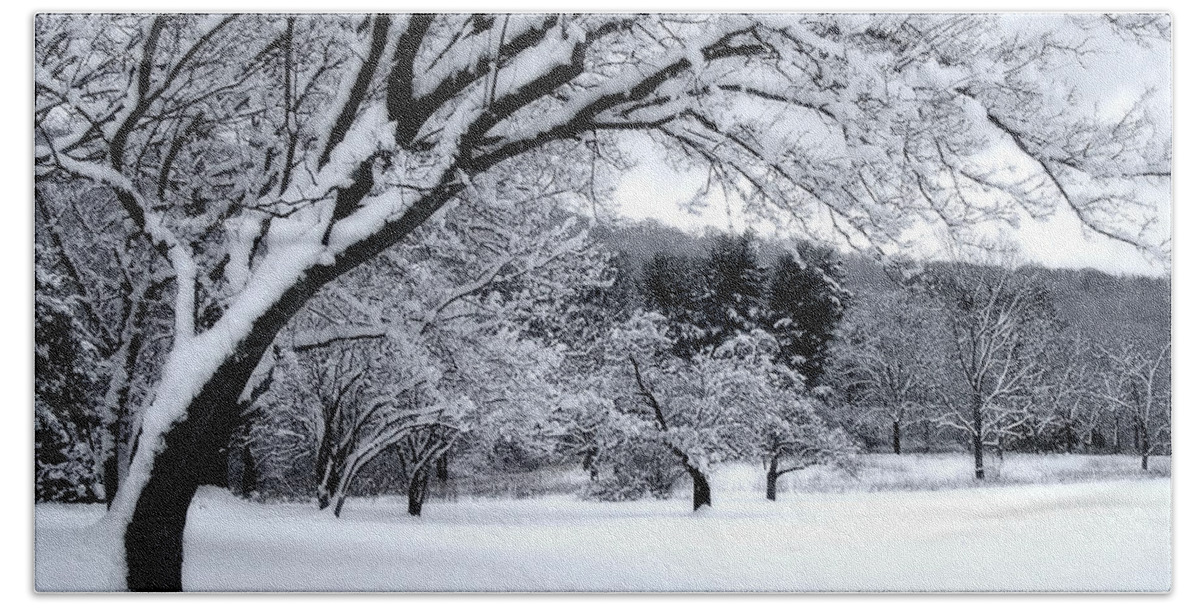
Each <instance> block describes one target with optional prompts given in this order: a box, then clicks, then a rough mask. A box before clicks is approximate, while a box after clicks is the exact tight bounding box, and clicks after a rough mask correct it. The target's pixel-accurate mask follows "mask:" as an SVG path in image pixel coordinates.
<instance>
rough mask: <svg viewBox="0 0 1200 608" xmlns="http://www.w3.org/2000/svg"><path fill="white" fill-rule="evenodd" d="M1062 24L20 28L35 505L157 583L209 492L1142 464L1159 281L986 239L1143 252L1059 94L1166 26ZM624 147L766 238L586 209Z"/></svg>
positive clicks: (354, 22) (1160, 328) (390, 23)
mask: <svg viewBox="0 0 1200 608" xmlns="http://www.w3.org/2000/svg"><path fill="white" fill-rule="evenodd" d="M1061 21H1062V23H1060V24H1058V26H1056V27H1052V28H1044V27H1043V28H1042V29H1041V30H1038V29H1037V28H1034V29H1033V30H1028V31H1026V30H1024V29H1022V27H1021V26H1020V24H1014V23H1013V22H1009V21H1006V20H1005V18H1003V17H999V16H983V15H907V16H906V15H874V16H868V15H859V16H854V15H805V16H791V17H789V16H782V15H776V16H772V15H756V16H744V15H709V16H703V15H702V16H688V15H665V16H664V15H395V16H392V15H365V16H364V15H308V16H296V15H290V16H289V15H266V14H254V15H93V16H78V15H76V16H73V15H41V16H39V17H38V18H37V20H36V23H35V39H36V44H35V54H34V55H35V65H34V76H35V78H34V80H35V108H34V118H35V134H34V139H35V150H34V167H35V192H34V205H35V223H34V248H35V256H34V257H35V268H34V274H35V298H34V300H35V316H34V323H35V353H34V358H35V373H36V383H35V394H34V427H35V428H34V432H35V433H34V434H35V446H34V450H35V470H34V474H35V498H36V500H37V501H38V502H39V503H93V504H102V505H104V506H105V508H106V509H107V514H106V515H105V516H104V519H103V522H102V525H105V526H110V527H111V528H112V530H115V532H114V534H115V535H116V536H114V538H119V539H120V540H119V541H115V542H114V545H120V552H121V553H122V554H123V558H122V560H121V561H122V567H123V568H124V570H123V572H124V576H125V584H126V586H127V587H128V588H130V589H133V590H178V589H179V588H180V587H181V584H182V583H181V580H182V579H181V577H182V572H183V569H184V563H183V562H184V530H185V526H187V525H188V518H189V516H188V510H189V507H190V506H191V505H193V498H194V497H195V496H197V492H198V491H200V488H202V487H204V486H215V487H217V488H223V489H225V490H227V491H228V492H230V493H231V494H232V495H233V496H236V497H239V499H240V500H243V501H246V502H249V503H255V504H275V505H311V506H312V508H313V509H315V510H317V511H320V512H322V513H328V514H329V517H331V518H334V519H335V520H338V519H341V518H343V517H344V516H346V515H347V514H348V513H350V512H352V511H353V510H354V509H355V508H356V504H359V501H363V503H362V504H370V503H369V499H370V498H371V497H377V496H400V497H402V499H403V500H404V502H405V505H406V512H407V513H408V515H409V516H412V517H424V515H425V514H426V513H427V511H428V509H427V507H430V505H433V504H435V503H437V502H438V501H444V500H450V499H453V498H454V497H457V496H464V495H465V496H476V495H477V496H490V495H509V496H512V495H530V494H538V493H547V492H551V490H548V489H547V488H546V487H544V486H545V484H541V485H539V484H538V483H533V482H530V481H529V480H530V479H543V478H544V474H546V473H547V472H560V473H561V472H563V471H573V472H574V475H573V476H567V477H564V479H569V481H568V482H563V483H562V484H560V485H559V486H558V487H556V488H553V492H555V493H559V494H569V495H571V496H575V497H577V498H579V499H580V500H583V501H590V502H594V503H596V504H606V503H616V502H625V501H638V500H641V499H651V498H659V499H666V498H670V497H672V496H674V493H675V492H677V491H679V489H680V488H686V491H687V494H688V496H689V498H690V500H689V502H690V504H691V507H692V509H693V510H701V509H703V508H705V507H711V506H713V505H714V504H720V502H721V500H722V496H721V495H720V494H719V491H718V490H719V488H717V487H716V486H715V485H714V484H713V476H714V474H716V472H717V471H718V470H720V469H721V467H724V466H727V465H730V466H733V465H736V466H742V465H746V464H752V465H754V466H755V467H758V472H757V473H756V475H758V476H760V478H761V479H762V484H763V485H762V487H763V497H764V499H765V500H768V501H776V500H778V499H779V498H780V495H781V494H782V493H783V492H784V491H785V489H786V488H790V487H792V486H791V485H788V483H787V482H788V480H790V479H794V478H796V477H798V476H799V475H801V474H802V473H801V472H803V471H809V470H818V469H819V470H823V471H845V472H847V473H848V474H851V475H853V474H856V471H859V470H860V469H861V467H863V466H864V465H863V462H865V460H864V458H865V457H867V456H873V455H879V456H882V455H890V456H899V455H905V454H912V453H921V454H937V455H954V457H956V458H961V459H962V462H964V463H968V464H969V465H970V466H969V472H968V473H967V474H966V475H965V477H966V478H967V479H968V480H974V481H973V483H978V484H981V485H982V484H985V483H987V482H988V480H990V479H992V478H993V477H994V476H995V475H996V473H997V470H996V466H997V465H996V463H997V462H1002V461H1003V460H1004V458H1005V457H1006V455H1008V458H1009V459H1010V460H1011V459H1012V458H1014V455H1017V456H1018V457H1020V455H1025V454H1058V453H1064V454H1075V453H1082V454H1105V455H1114V456H1120V457H1123V458H1125V457H1127V458H1128V460H1129V462H1131V463H1134V464H1133V467H1135V468H1137V469H1140V470H1141V471H1144V472H1146V474H1147V475H1150V474H1158V473H1154V471H1161V469H1156V468H1155V467H1154V466H1152V459H1155V458H1161V457H1164V456H1169V455H1170V454H1171V414H1170V412H1171V407H1170V406H1171V391H1170V386H1171V338H1170V309H1171V300H1170V287H1171V286H1170V280H1169V278H1165V277H1143V276H1114V275H1110V274H1106V273H1104V272H1101V271H1097V270H1068V269H1048V268H1045V267H1043V266H1040V265H1038V264H1036V263H1031V262H1029V261H1027V260H1025V259H1024V258H1022V256H1021V254H1020V253H1019V252H1018V251H1016V250H1015V249H1014V248H1013V247H1012V246H1011V245H1010V244H1009V243H1007V242H1006V241H1004V240H1003V239H999V238H992V237H991V236H989V235H988V234H987V230H983V229H981V228H986V227H987V226H992V225H994V224H996V223H1001V224H1008V225H1017V224H1019V223H1020V221H1021V219H1022V218H1024V219H1025V220H1027V221H1029V220H1032V221H1038V220H1042V219H1046V218H1047V217H1049V216H1051V215H1053V214H1055V213H1065V214H1069V215H1070V216H1071V217H1073V218H1074V219H1075V220H1077V221H1078V222H1079V223H1080V225H1081V226H1082V227H1083V229H1084V230H1087V231H1089V233H1091V234H1093V235H1094V236H1095V237H1096V238H1103V239H1108V240H1110V241H1113V242H1117V243H1122V244H1124V245H1126V246H1128V247H1129V248H1130V250H1131V251H1134V252H1136V255H1142V256H1145V257H1146V258H1147V259H1149V260H1155V261H1156V263H1159V264H1164V265H1163V266H1162V267H1163V268H1169V259H1170V239H1169V230H1170V228H1169V217H1164V216H1163V214H1162V213H1161V212H1160V209H1161V201H1160V200H1158V198H1156V197H1157V196H1158V194H1161V193H1162V192H1163V191H1164V189H1163V188H1164V184H1166V185H1167V186H1168V187H1169V183H1170V164H1171V158H1170V150H1171V142H1170V132H1169V128H1166V129H1165V130H1164V128H1163V125H1162V124H1161V121H1160V119H1161V116H1159V114H1158V113H1156V111H1155V110H1154V108H1153V107H1151V106H1152V104H1151V101H1152V99H1151V96H1150V94H1149V93H1147V94H1146V95H1145V96H1142V97H1140V98H1138V99H1137V100H1136V101H1135V102H1133V105H1132V106H1130V107H1129V108H1128V109H1127V110H1126V111H1122V112H1119V113H1117V114H1112V115H1110V114H1104V113H1096V112H1092V111H1090V110H1088V109H1087V108H1086V107H1085V106H1084V104H1080V103H1078V102H1077V100H1076V98H1075V96H1074V95H1075V94H1074V92H1071V93H1070V94H1067V93H1064V91H1066V88H1067V85H1064V84H1063V82H1064V81H1062V80H1061V79H1062V78H1068V76H1064V75H1063V74H1068V72H1067V71H1065V70H1067V69H1068V68H1070V69H1074V68H1073V67H1071V66H1075V65H1077V64H1079V65H1083V64H1086V60H1087V58H1089V57H1091V56H1092V55H1093V53H1094V50H1093V49H1091V48H1090V47H1089V46H1088V45H1089V44H1094V42H1093V41H1094V40H1103V41H1107V42H1106V44H1111V45H1114V48H1124V47H1122V46H1121V45H1127V46H1129V47H1130V48H1133V47H1135V46H1136V47H1138V48H1143V49H1158V48H1160V47H1162V46H1163V45H1164V44H1167V45H1169V35H1170V24H1169V19H1166V18H1164V17H1162V16H1155V15H1132V14H1131V15H1123V16H1111V15H1110V16H1095V17H1094V18H1090V17H1078V18H1076V17H1070V18H1066V17H1064V18H1062V19H1061ZM1055 23H1058V22H1057V21H1056V22H1055ZM1059 26H1061V27H1059ZM1010 34H1011V35H1010ZM1069 77H1070V78H1079V76H1077V75H1076V76H1069ZM1067 84H1070V83H1067ZM1168 118H1169V117H1168ZM631 133H637V134H639V135H640V136H643V137H645V138H647V139H646V140H644V141H642V143H646V142H649V145H652V146H653V150H654V151H655V152H654V153H655V154H657V155H659V156H660V157H661V159H662V160H663V161H664V162H666V163H668V164H670V165H671V166H673V167H676V168H678V169H679V170H680V171H692V172H699V173H701V174H703V175H706V176H707V179H706V180H705V182H704V185H703V189H702V191H701V192H700V193H698V194H696V197H697V200H699V199H703V198H704V197H707V196H709V195H713V194H714V193H717V192H720V193H722V194H723V195H724V196H725V197H726V200H729V199H730V198H732V199H736V200H738V201H740V203H741V204H742V205H743V206H744V208H745V209H746V210H747V212H748V213H750V214H752V215H753V216H754V217H755V218H758V219H759V220H761V221H762V222H765V223H767V224H769V225H772V226H773V227H775V228H777V229H782V228H783V227H785V226H786V227H788V229H789V230H790V233H791V236H778V233H779V230H777V231H775V232H774V233H773V234H775V236H770V237H768V236H762V235H760V234H759V233H756V232H755V231H754V230H746V231H736V232H735V231H720V230H715V229H714V230H709V231H707V232H704V233H692V232H684V231H682V230H680V229H677V228H675V227H671V226H666V225H663V224H658V223H654V222H636V221H632V220H630V219H628V218H623V217H620V216H619V214H617V213H616V212H615V211H614V208H613V202H612V193H613V192H614V190H615V188H616V185H617V183H618V182H619V181H620V180H621V178H622V176H623V175H624V174H625V173H627V172H628V171H629V170H630V169H631V168H632V167H633V166H635V165H636V164H637V159H636V158H635V157H636V155H635V154H634V153H633V152H631V150H633V149H634V147H635V146H633V145H632V144H631V143H630V140H629V139H627V138H626V136H627V135H629V134H631ZM639 141H640V140H639ZM997 158H1001V159H1007V160H1003V162H999V161H997V160H996V159H997ZM1001 165H1003V166H1001ZM681 198H684V199H685V198H686V195H685V196H682V197H681ZM681 202H684V201H682V200H661V201H654V202H653V203H652V204H655V205H678V204H680V203H681ZM1168 215H1169V214H1168ZM929 226H935V227H936V228H937V229H938V230H940V231H942V232H944V233H945V234H946V240H947V242H948V245H947V252H946V254H945V255H941V256H933V257H921V256H914V255H910V251H909V246H910V245H911V243H912V240H913V238H914V237H913V236H912V235H913V231H914V230H917V231H918V232H920V231H921V230H922V229H925V228H928V227H929ZM1164 234H1165V236H1164ZM917 238H931V237H917ZM1164 274H1165V271H1164ZM1166 466H1167V467H1168V468H1169V464H1168V465H1166ZM555 474H557V473H555ZM560 477H562V476H561V475H560ZM113 549H114V550H115V549H117V547H115V546H114V547H113Z"/></svg>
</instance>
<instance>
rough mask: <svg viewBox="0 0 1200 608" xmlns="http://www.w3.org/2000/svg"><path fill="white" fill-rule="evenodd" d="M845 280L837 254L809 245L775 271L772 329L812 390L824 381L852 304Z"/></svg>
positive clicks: (784, 258)
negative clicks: (831, 350)
mask: <svg viewBox="0 0 1200 608" xmlns="http://www.w3.org/2000/svg"><path fill="white" fill-rule="evenodd" d="M842 280H843V276H842V272H841V266H840V264H839V262H838V260H837V257H836V253H835V252H834V251H833V250H832V249H830V248H827V247H818V246H815V245H813V244H811V243H807V242H804V241H801V242H800V243H798V244H797V246H796V252H795V253H794V254H789V255H782V256H780V257H779V259H778V260H776V262H775V266H774V268H773V269H772V274H771V283H770V292H769V295H768V297H767V300H766V305H767V310H768V311H769V312H768V313H767V314H768V315H769V319H768V320H769V329H770V331H771V332H772V333H774V334H775V335H776V336H777V337H778V339H779V344H780V350H781V355H782V357H783V360H784V361H786V362H788V364H789V365H791V366H792V367H793V368H794V369H796V371H798V372H800V373H801V374H802V375H803V376H804V378H805V382H806V383H807V384H808V386H810V387H815V386H817V385H818V384H819V383H821V382H822V380H823V376H824V373H825V367H826V360H827V358H828V356H829V348H830V346H831V345H832V343H833V339H834V334H835V332H836V330H837V328H838V325H839V324H840V323H841V320H842V316H843V315H844V314H845V311H846V308H847V306H848V305H849V303H850V302H849V300H850V292H849V291H848V290H846V288H845V287H843V286H842Z"/></svg>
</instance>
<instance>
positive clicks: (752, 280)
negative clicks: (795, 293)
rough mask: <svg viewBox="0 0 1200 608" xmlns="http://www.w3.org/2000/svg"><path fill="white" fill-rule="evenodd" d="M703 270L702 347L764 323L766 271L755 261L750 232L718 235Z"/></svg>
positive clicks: (756, 257)
mask: <svg viewBox="0 0 1200 608" xmlns="http://www.w3.org/2000/svg"><path fill="white" fill-rule="evenodd" d="M704 270H705V275H704V278H705V289H704V293H703V296H702V298H701V300H700V303H699V304H700V312H701V314H702V321H701V330H702V335H703V337H702V346H707V347H715V346H717V345H719V344H721V343H723V342H725V341H726V340H728V339H729V338H731V337H733V336H735V335H737V334H738V333H748V332H750V331H751V330H753V329H755V328H758V327H761V326H762V325H763V322H764V321H765V320H766V316H767V315H766V314H765V304H766V301H765V300H766V296H767V271H766V269H765V268H763V267H762V266H761V265H759V263H758V245H757V243H756V242H755V241H754V235H753V234H752V233H750V232H748V231H747V232H746V233H743V234H742V235H740V236H730V235H721V236H719V237H718V238H717V241H716V243H715V244H714V245H713V249H712V253H710V254H709V258H708V261H707V264H706V267H705V269H704Z"/></svg>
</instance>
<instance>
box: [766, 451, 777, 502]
mask: <svg viewBox="0 0 1200 608" xmlns="http://www.w3.org/2000/svg"><path fill="white" fill-rule="evenodd" d="M778 482H779V456H778V455H773V456H771V466H770V468H768V469H767V500H775V487H776V485H777V484H778Z"/></svg>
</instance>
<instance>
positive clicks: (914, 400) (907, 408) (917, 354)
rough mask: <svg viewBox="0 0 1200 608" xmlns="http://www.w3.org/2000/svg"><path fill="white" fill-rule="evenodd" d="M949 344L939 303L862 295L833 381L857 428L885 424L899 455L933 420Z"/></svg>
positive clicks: (901, 293) (837, 353)
mask: <svg viewBox="0 0 1200 608" xmlns="http://www.w3.org/2000/svg"><path fill="white" fill-rule="evenodd" d="M947 338H948V336H947V332H946V327H945V324H944V323H943V322H942V319H941V313H940V312H939V311H938V309H937V308H936V305H935V303H934V302H933V301H931V300H930V299H929V298H927V297H924V296H923V294H921V293H918V292H915V291H912V290H896V291H880V292H873V293H866V294H862V295H861V297H859V298H857V299H856V304H855V305H854V306H853V307H851V308H850V310H849V314H848V316H847V319H846V323H845V327H844V328H843V330H842V331H841V333H840V336H839V339H838V341H837V343H836V344H835V346H834V347H833V362H832V364H831V366H830V367H831V376H832V378H831V380H832V381H833V383H834V384H835V385H836V386H837V388H838V389H839V390H840V392H841V394H842V396H843V398H844V399H846V401H847V402H848V403H849V405H850V406H851V408H852V410H854V411H855V414H854V415H853V416H852V418H853V420H854V422H855V424H862V423H864V422H866V421H868V420H870V421H875V422H876V423H878V422H882V423H883V424H884V425H885V427H886V428H887V430H888V431H890V433H891V447H892V451H893V452H895V453H896V454H899V453H900V452H901V446H902V436H903V433H904V431H905V430H906V429H908V428H910V427H911V426H912V425H915V424H919V423H923V422H928V421H929V420H930V419H931V418H932V417H934V412H935V411H936V406H937V402H936V397H935V394H937V393H938V392H939V391H940V390H941V389H942V387H943V386H944V384H945V382H946V374H947V371H948V368H947V365H948V364H949V361H948V359H947V352H946V350H947V349H948V348H952V346H951V345H950V344H949V341H948V340H947Z"/></svg>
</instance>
